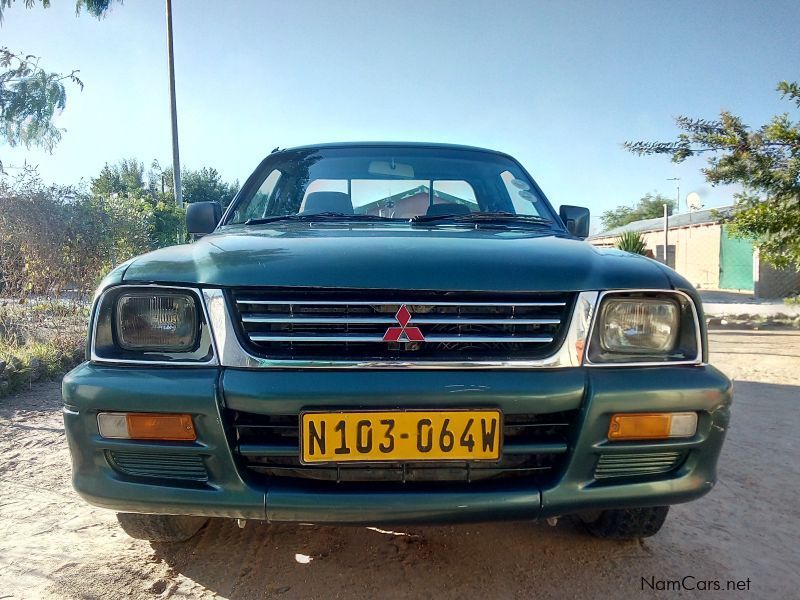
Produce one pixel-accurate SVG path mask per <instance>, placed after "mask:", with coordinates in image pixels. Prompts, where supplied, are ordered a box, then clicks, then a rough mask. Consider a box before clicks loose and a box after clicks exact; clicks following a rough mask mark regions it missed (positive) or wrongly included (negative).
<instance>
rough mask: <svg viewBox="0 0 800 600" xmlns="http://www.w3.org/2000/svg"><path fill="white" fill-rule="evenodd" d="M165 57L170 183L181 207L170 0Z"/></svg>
mask: <svg viewBox="0 0 800 600" xmlns="http://www.w3.org/2000/svg"><path fill="white" fill-rule="evenodd" d="M167 58H168V60H169V103H170V111H171V116H172V185H173V188H174V190H175V202H176V203H177V204H178V206H179V207H181V208H182V207H183V194H182V193H181V159H180V155H179V153H178V110H177V108H176V106H175V56H174V52H173V51H172V0H167Z"/></svg>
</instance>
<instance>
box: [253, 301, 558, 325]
mask: <svg viewBox="0 0 800 600" xmlns="http://www.w3.org/2000/svg"><path fill="white" fill-rule="evenodd" d="M247 304H250V303H247ZM417 306H421V305H417ZM426 306H432V305H426ZM242 321H243V322H244V323H293V324H305V325H339V324H343V323H346V324H353V325H362V324H386V325H392V324H393V323H396V322H397V321H396V320H395V319H394V318H393V317H356V316H351V315H345V316H342V317H308V316H305V315H302V316H301V315H278V316H264V315H256V314H251V313H244V314H243V315H242ZM412 321H413V322H414V323H417V324H419V323H423V324H425V325H558V324H559V323H561V319H524V318H516V317H509V318H507V319H472V318H469V317H459V318H453V319H448V318H443V317H426V316H424V315H423V316H414V317H413V318H412Z"/></svg>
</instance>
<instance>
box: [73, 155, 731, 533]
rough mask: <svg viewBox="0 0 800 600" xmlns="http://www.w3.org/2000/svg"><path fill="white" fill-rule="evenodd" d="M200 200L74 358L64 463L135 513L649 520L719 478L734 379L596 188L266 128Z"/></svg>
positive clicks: (627, 524)
mask: <svg viewBox="0 0 800 600" xmlns="http://www.w3.org/2000/svg"><path fill="white" fill-rule="evenodd" d="M187 226H188V231H189V233H190V234H192V235H193V236H194V237H195V238H197V239H196V241H194V242H193V243H190V244H186V245H180V246H174V247H170V248H163V249H161V250H156V251H155V252H151V253H149V254H145V255H143V256H139V257H137V258H134V259H132V260H129V261H128V262H126V263H124V264H121V265H119V266H118V267H117V268H115V269H114V270H113V271H111V273H109V275H108V276H107V277H106V278H105V280H104V281H103V282H102V284H101V285H100V288H99V289H98V291H97V295H96V297H95V300H94V304H93V309H92V311H91V319H90V327H89V336H88V344H87V351H86V362H84V363H83V364H81V365H80V366H78V367H77V368H76V369H74V370H73V371H72V372H70V373H69V374H68V375H67V376H66V377H65V379H64V383H63V399H64V421H65V426H66V432H67V438H68V440H69V447H70V450H71V454H72V468H73V484H74V486H75V489H76V490H77V491H78V493H79V494H80V495H81V496H82V497H83V498H84V499H85V500H86V501H87V502H89V503H91V504H94V505H96V506H101V507H106V508H109V509H111V510H114V511H117V513H118V518H119V522H120V524H121V525H122V527H123V528H124V529H125V531H126V532H127V533H128V534H130V535H132V536H134V537H137V538H144V539H149V540H155V541H179V540H185V539H188V538H189V537H191V536H192V535H194V534H195V533H196V532H197V531H198V530H199V529H200V528H201V527H203V525H204V524H205V523H206V522H207V520H208V519H209V518H220V517H224V518H233V519H237V520H239V522H240V524H244V523H246V521H247V520H258V521H267V522H296V523H317V524H324V523H328V524H369V525H377V524H412V523H415V524H421V523H454V522H470V521H489V520H533V519H545V518H547V519H551V520H552V519H555V518H557V517H560V516H566V515H575V516H576V517H577V518H578V519H580V520H581V521H582V522H583V523H584V524H585V526H586V529H587V530H588V531H589V532H590V533H592V534H595V535H598V536H603V537H619V538H622V537H643V536H649V535H652V534H654V533H656V532H657V531H658V530H659V528H660V527H661V526H662V524H663V523H664V519H665V517H666V515H667V511H668V508H669V506H670V505H671V504H675V503H679V502H686V501H689V500H693V499H695V498H698V497H700V496H702V495H703V494H705V493H706V492H708V491H709V490H710V489H711V487H712V486H713V485H714V482H715V479H716V463H717V459H718V457H719V454H720V449H721V447H722V443H723V439H724V437H725V433H726V430H727V426H728V418H729V407H730V402H731V384H730V382H729V380H728V379H727V378H726V377H725V376H724V375H723V374H722V373H720V372H719V371H718V370H717V369H715V368H714V367H712V366H711V365H709V364H708V346H707V342H706V329H705V322H704V318H703V312H702V305H701V303H700V300H699V298H698V295H697V293H696V291H695V290H694V288H693V287H692V286H691V285H690V284H689V283H688V282H687V281H686V280H685V279H684V278H683V277H681V276H680V275H679V274H677V273H676V272H675V271H673V270H671V269H669V268H668V267H666V266H664V265H663V264H660V263H658V262H656V261H654V260H650V259H648V258H645V257H643V256H638V255H632V254H628V253H625V252H621V251H618V250H608V249H600V248H596V247H593V246H591V245H590V244H588V243H586V242H585V241H583V239H582V238H585V237H586V236H587V234H588V229H589V211H588V210H586V209H584V208H580V207H576V206H561V208H560V210H559V211H558V212H556V211H555V210H554V209H553V208H552V206H551V205H550V204H549V202H548V200H547V198H546V197H545V196H544V194H543V193H542V191H541V190H540V189H539V187H538V186H537V184H536V183H535V182H534V180H533V179H532V178H531V176H530V175H529V174H528V173H527V172H526V171H525V169H524V168H523V167H522V166H521V165H520V164H519V163H518V162H517V161H516V160H514V159H513V158H511V157H510V156H507V155H505V154H502V153H499V152H494V151H490V150H484V149H479V148H470V147H463V146H453V145H444V144H411V143H349V144H327V145H318V146H306V147H300V148H292V149H287V150H276V151H274V152H273V153H272V154H270V155H269V156H268V157H267V158H266V159H265V160H264V161H263V162H262V163H261V164H260V166H259V167H258V168H257V169H256V171H255V173H253V175H252V176H251V177H250V178H249V179H248V180H247V181H246V183H245V184H244V186H243V187H242V189H241V191H240V192H239V193H238V195H237V196H236V198H235V199H234V200H233V202H232V203H231V205H230V206H229V207H228V208H227V210H226V211H225V212H224V214H222V210H221V208H220V206H219V204H217V203H213V202H206V203H197V204H190V205H189V206H188V210H187Z"/></svg>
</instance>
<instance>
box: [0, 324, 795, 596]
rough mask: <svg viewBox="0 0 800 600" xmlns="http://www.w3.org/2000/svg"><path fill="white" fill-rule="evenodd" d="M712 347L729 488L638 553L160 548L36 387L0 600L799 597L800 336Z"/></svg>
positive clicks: (11, 417)
mask: <svg viewBox="0 0 800 600" xmlns="http://www.w3.org/2000/svg"><path fill="white" fill-rule="evenodd" d="M711 338H712V340H711V341H712V362H713V363H714V364H715V365H717V366H718V367H720V368H721V369H722V370H723V371H725V372H726V373H727V374H728V375H729V376H731V377H732V378H734V379H735V380H736V388H735V389H736V398H735V406H734V415H733V423H732V426H731V430H730V432H729V435H728V440H727V443H726V446H725V449H724V452H723V456H722V458H721V461H720V471H719V476H720V481H719V484H718V485H717V487H716V488H715V489H714V490H713V491H712V492H711V493H710V494H709V495H707V496H705V497H704V498H702V499H701V500H698V501H696V502H693V503H690V504H686V505H681V506H677V507H675V508H673V510H672V511H671V513H670V516H669V518H668V519H667V523H666V525H665V526H664V529H663V530H662V531H661V533H659V534H658V535H657V536H656V537H654V538H650V539H648V540H646V541H644V542H642V543H639V542H612V541H600V540H596V539H592V538H589V537H586V536H584V535H583V534H582V533H581V532H580V531H579V529H578V527H577V526H576V525H575V524H573V523H571V522H569V521H565V520H562V521H561V522H560V523H559V525H558V526H557V527H556V528H552V527H549V526H548V525H546V524H545V523H505V524H487V525H467V526H459V527H412V528H403V529H401V530H400V531H396V532H391V531H386V530H380V529H376V528H363V527H362V528H337V527H303V526H274V525H273V526H269V525H263V524H262V525H253V524H250V525H248V526H247V528H246V529H244V530H239V529H238V528H237V527H236V525H235V523H234V522H233V521H217V522H212V524H211V525H210V526H209V527H207V528H206V529H205V530H204V531H203V532H201V534H200V535H199V536H198V537H197V538H196V539H194V540H192V541H191V542H189V543H188V544H184V545H167V544H153V545H151V544H149V543H146V542H141V541H136V540H132V539H130V538H128V537H126V536H125V535H124V534H123V533H122V531H121V530H120V529H119V528H118V527H117V526H116V522H115V519H114V516H113V514H112V513H110V512H107V511H105V510H101V509H95V508H91V507H89V506H88V505H86V504H85V503H84V502H82V501H81V500H80V499H79V498H78V497H77V495H76V494H75V493H74V492H73V491H72V489H71V487H70V482H69V478H70V469H69V457H68V453H67V448H66V443H65V440H64V434H63V429H62V422H61V413H60V398H59V386H58V384H55V383H50V384H42V385H39V386H37V387H35V388H33V389H32V390H29V391H26V392H25V393H23V394H21V395H18V396H15V397H12V398H6V399H4V400H0V598H63V597H66V598H120V597H121V598H198V597H199V598H210V597H216V596H221V597H225V598H272V597H275V598H281V599H283V598H391V597H421V598H463V597H499V598H529V597H533V596H536V597H567V596H568V597H574V596H575V595H577V596H578V597H591V598H595V597H596V598H603V599H607V598H614V597H623V596H648V597H651V596H653V595H654V592H653V591H650V588H649V587H648V584H647V583H645V584H643V582H642V578H646V579H647V581H650V582H652V585H654V586H655V587H658V586H659V585H662V587H663V585H666V584H663V583H662V584H659V581H661V582H664V581H666V580H675V579H682V578H684V577H685V576H692V577H694V578H696V579H689V580H686V582H688V584H690V585H691V584H692V583H693V584H694V585H695V586H698V584H699V585H701V586H702V581H705V580H719V581H721V582H723V585H725V582H726V581H727V580H740V581H742V584H741V585H742V586H745V585H749V590H750V591H743V592H740V594H741V595H742V596H745V597H753V598H769V597H771V598H789V597H797V595H798V588H799V587H800V553H798V550H797V548H798V539H800V503H798V501H797V492H798V489H800V436H799V435H798V430H800V412H799V411H800V332H785V331H784V332H732V331H729V332H718V333H714V334H712V336H711ZM651 578H654V579H652V580H651ZM747 579H749V580H750V581H749V584H747V583H746V580H747ZM643 586H644V588H645V591H642V587H643ZM655 595H657V596H663V597H676V596H684V595H689V596H691V595H703V594H701V593H700V594H699V593H698V592H694V593H689V594H678V593H676V592H674V591H666V592H660V593H655Z"/></svg>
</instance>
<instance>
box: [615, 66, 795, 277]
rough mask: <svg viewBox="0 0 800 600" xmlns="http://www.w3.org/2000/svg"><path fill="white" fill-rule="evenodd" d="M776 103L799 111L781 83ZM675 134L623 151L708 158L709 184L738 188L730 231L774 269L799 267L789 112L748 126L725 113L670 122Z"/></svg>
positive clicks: (633, 144)
mask: <svg viewBox="0 0 800 600" xmlns="http://www.w3.org/2000/svg"><path fill="white" fill-rule="evenodd" d="M777 91H778V92H779V93H780V94H781V98H782V99H784V100H788V101H790V102H791V103H793V104H794V106H795V107H797V108H800V85H798V83H797V82H791V83H790V82H788V81H782V82H780V83H779V84H778V86H777ZM675 123H676V125H677V126H678V129H679V130H681V133H679V134H678V136H677V139H676V140H674V141H669V142H662V141H658V142H649V141H633V142H631V141H628V142H625V143H624V144H623V147H624V148H625V149H626V150H628V151H630V152H632V153H634V154H636V155H639V156H646V155H655V154H662V155H669V156H671V158H672V161H673V162H675V163H680V162H683V161H684V160H686V159H687V158H689V157H692V156H697V155H700V154H708V155H710V156H709V158H708V164H707V166H706V167H705V168H704V169H702V173H703V175H705V178H706V180H707V181H708V182H709V183H711V184H712V185H718V184H739V185H741V186H742V187H743V188H744V190H745V193H744V194H739V195H737V196H736V200H737V204H736V211H735V212H734V215H733V219H732V221H731V223H732V229H733V231H734V232H735V233H736V234H738V235H740V236H742V237H746V238H750V239H752V240H753V241H754V242H755V243H756V244H757V245H758V246H759V248H760V249H761V251H762V255H763V256H764V257H765V258H766V259H767V260H768V261H770V262H772V263H773V264H775V265H776V266H786V265H789V264H794V265H796V266H797V265H800V121H793V120H792V118H791V117H790V114H789V113H783V114H779V115H776V116H774V117H773V118H772V119H771V120H770V121H769V122H768V123H766V124H764V125H762V126H760V127H758V128H753V127H750V126H748V125H746V124H744V122H743V121H742V119H741V118H740V117H738V116H736V115H734V114H732V113H730V112H728V111H722V112H721V113H720V116H719V119H717V120H706V119H693V118H690V117H685V116H681V117H678V118H677V119H675Z"/></svg>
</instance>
